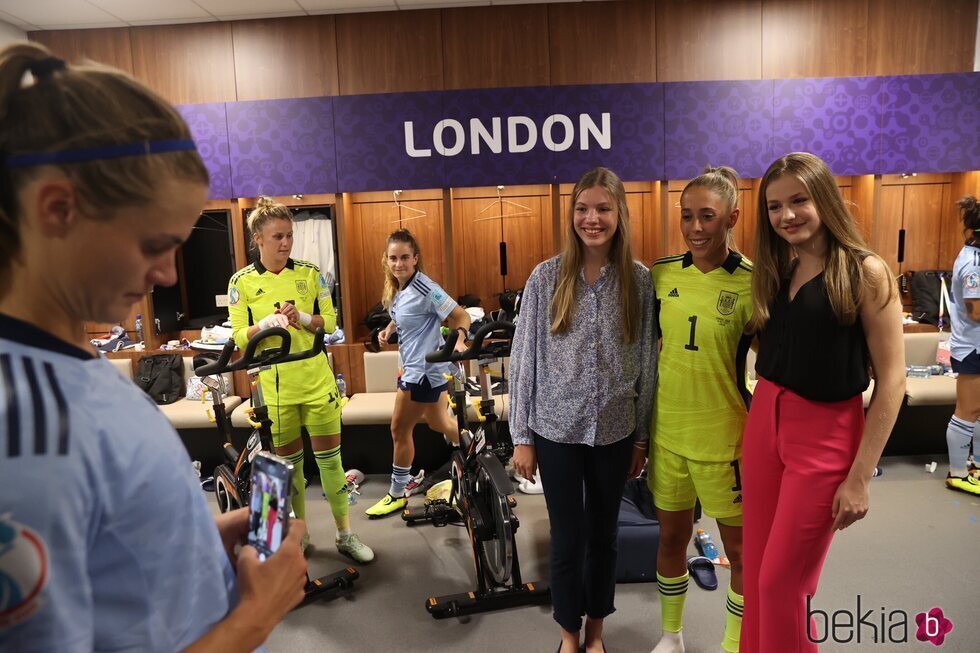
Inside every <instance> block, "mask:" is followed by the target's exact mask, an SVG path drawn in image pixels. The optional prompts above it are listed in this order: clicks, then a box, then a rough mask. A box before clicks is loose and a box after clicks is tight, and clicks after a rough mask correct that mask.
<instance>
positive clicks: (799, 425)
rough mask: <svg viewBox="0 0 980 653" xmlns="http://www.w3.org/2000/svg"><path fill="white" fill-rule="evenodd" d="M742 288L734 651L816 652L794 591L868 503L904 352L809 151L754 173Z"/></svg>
mask: <svg viewBox="0 0 980 653" xmlns="http://www.w3.org/2000/svg"><path fill="white" fill-rule="evenodd" d="M764 216H768V218H769V219H768V220H766V219H764ZM752 298H753V316H752V320H751V322H750V323H749V327H750V329H751V330H753V331H754V332H756V333H757V334H758V336H759V358H758V363H757V365H756V371H757V372H758V376H759V382H758V385H757V386H756V389H755V394H754V397H753V400H752V408H751V410H750V411H749V418H748V422H747V424H746V427H745V434H744V444H743V493H742V494H743V498H744V501H745V509H744V517H743V522H744V525H743V532H744V547H743V571H744V587H745V616H744V621H743V624H742V641H741V650H742V651H751V652H752V653H785V652H786V651H793V652H794V653H797V652H800V653H801V652H804V651H816V650H817V646H816V644H814V643H813V641H812V640H811V638H809V637H808V628H809V623H808V620H807V616H806V614H807V613H806V609H807V605H806V602H807V597H808V596H812V595H813V594H815V593H816V590H817V582H818V580H819V578H820V570H821V568H822V566H823V561H824V558H825V556H826V554H827V550H828V549H829V547H830V542H831V539H832V538H833V535H834V532H835V531H837V530H842V529H844V528H847V527H848V526H850V525H851V524H853V523H854V522H856V521H857V520H859V519H862V518H863V517H864V516H865V514H866V513H867V512H868V505H869V496H868V494H869V493H868V484H869V481H870V480H871V475H872V472H873V470H874V467H875V464H876V463H877V461H878V458H879V457H880V456H881V452H882V449H884V446H885V442H886V440H887V439H888V434H889V433H890V432H891V429H892V426H893V425H894V424H895V418H896V416H897V415H898V409H899V406H900V404H901V402H902V397H903V396H904V394H905V354H904V348H903V343H902V318H901V305H900V303H899V300H898V293H897V292H896V289H895V282H894V280H893V279H892V275H891V272H890V270H889V268H888V266H887V264H886V263H885V262H884V261H883V260H882V259H881V258H880V257H878V256H877V255H875V254H874V253H873V252H871V251H870V250H869V249H868V248H867V246H866V245H865V244H864V241H863V239H862V237H861V235H860V232H859V231H858V227H857V224H856V223H855V221H854V218H853V217H852V216H851V214H850V213H849V212H848V210H847V208H846V206H845V204H844V200H843V198H842V197H841V194H840V190H839V189H838V187H837V183H836V181H835V179H834V177H833V174H832V173H831V172H830V169H829V168H828V167H827V164H826V163H824V162H823V161H822V160H821V159H819V158H818V157H816V156H814V155H812V154H807V153H802V152H797V153H793V154H788V155H786V156H784V157H782V158H780V159H778V160H777V161H776V162H775V163H773V164H772V165H771V166H769V170H768V171H766V174H765V176H764V177H763V178H762V185H761V188H760V191H759V225H758V229H757V233H756V259H755V269H754V273H753V279H752ZM871 371H873V373H874V377H875V389H874V394H873V396H872V399H871V404H870V406H869V408H868V414H867V420H865V414H864V407H863V401H862V397H861V393H862V392H863V391H864V390H865V389H866V388H867V387H868V384H869V379H870V376H869V373H870V372H871Z"/></svg>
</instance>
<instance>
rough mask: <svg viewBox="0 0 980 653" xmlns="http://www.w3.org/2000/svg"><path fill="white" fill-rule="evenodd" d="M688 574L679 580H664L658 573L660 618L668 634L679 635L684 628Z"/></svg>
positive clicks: (679, 577)
mask: <svg viewBox="0 0 980 653" xmlns="http://www.w3.org/2000/svg"><path fill="white" fill-rule="evenodd" d="M690 576H691V575H690V574H689V573H688V572H686V571H685V572H684V575H683V576H678V577H677V578H664V577H663V576H661V575H660V572H659V571H658V572H657V589H658V590H659V591H660V617H661V622H662V626H661V627H662V628H663V630H664V632H667V633H679V632H680V631H681V628H683V627H684V599H686V598H687V581H688V579H689V578H690Z"/></svg>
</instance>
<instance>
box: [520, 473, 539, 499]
mask: <svg viewBox="0 0 980 653" xmlns="http://www.w3.org/2000/svg"><path fill="white" fill-rule="evenodd" d="M534 479H535V482H534V483H532V482H531V481H529V480H527V479H524V480H523V481H521V482H520V484H518V486H517V489H518V490H520V491H521V492H523V493H524V494H544V486H543V485H541V476H540V475H538V474H535V475H534Z"/></svg>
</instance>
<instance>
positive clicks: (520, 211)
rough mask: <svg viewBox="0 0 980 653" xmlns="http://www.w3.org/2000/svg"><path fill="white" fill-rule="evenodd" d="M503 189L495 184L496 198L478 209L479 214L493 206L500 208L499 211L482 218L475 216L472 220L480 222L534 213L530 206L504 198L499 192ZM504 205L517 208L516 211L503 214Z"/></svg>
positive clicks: (521, 216)
mask: <svg viewBox="0 0 980 653" xmlns="http://www.w3.org/2000/svg"><path fill="white" fill-rule="evenodd" d="M503 189H504V187H503V186H497V199H495V200H493V201H492V202H490V203H489V204H487V205H486V206H484V207H483V208H482V209H480V213H479V215H484V214H485V213H486V212H487V211H489V210H490V209H492V208H494V207H498V208H499V209H500V211H499V213H498V214H497V215H487V216H484V217H482V218H476V219H474V220H473V222H481V221H483V220H499V219H502V218H523V217H526V216H531V215H534V211H532V210H531V207H529V206H524V205H523V204H518V203H517V202H512V201H511V200H508V199H504V198H503V197H502V196H501V194H500V192H501V191H502V190H503ZM505 207H513V208H515V209H517V211H516V212H511V213H507V214H505V213H504V208H505Z"/></svg>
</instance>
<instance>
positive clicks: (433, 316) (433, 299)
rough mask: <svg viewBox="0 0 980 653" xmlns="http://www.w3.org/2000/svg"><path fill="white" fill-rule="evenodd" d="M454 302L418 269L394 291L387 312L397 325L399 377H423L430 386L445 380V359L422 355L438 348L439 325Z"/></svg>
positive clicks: (412, 380) (410, 380) (412, 379)
mask: <svg viewBox="0 0 980 653" xmlns="http://www.w3.org/2000/svg"><path fill="white" fill-rule="evenodd" d="M456 306H457V304H456V300H454V299H453V298H452V297H450V296H449V295H448V294H447V293H446V291H445V290H443V289H442V288H441V287H440V286H439V284H437V283H436V282H435V281H433V280H432V279H430V278H429V277H427V276H426V275H425V274H423V273H422V272H416V273H415V274H414V275H412V278H411V279H410V280H409V281H408V283H407V284H405V287H404V288H402V289H401V290H399V291H398V292H397V293H395V298H394V299H393V300H392V302H391V308H390V309H389V311H388V312H389V314H390V315H391V319H393V320H394V321H395V326H396V327H397V328H398V353H399V354H400V355H401V359H402V381H405V382H406V383H420V382H421V381H422V377H426V378H428V379H429V385H430V386H431V387H433V388H435V387H437V386H440V385H443V384H445V383H446V379H445V377H443V372H448V371H449V368H450V366H449V363H426V362H425V355H426V354H428V353H430V352H433V351H436V350H437V349H442V345H443V343H444V342H445V341H444V340H443V338H442V335H441V334H440V333H439V326H440V325H441V324H442V321H443V320H445V319H446V318H447V317H449V314H450V313H452V312H453V309H454V308H456Z"/></svg>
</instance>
